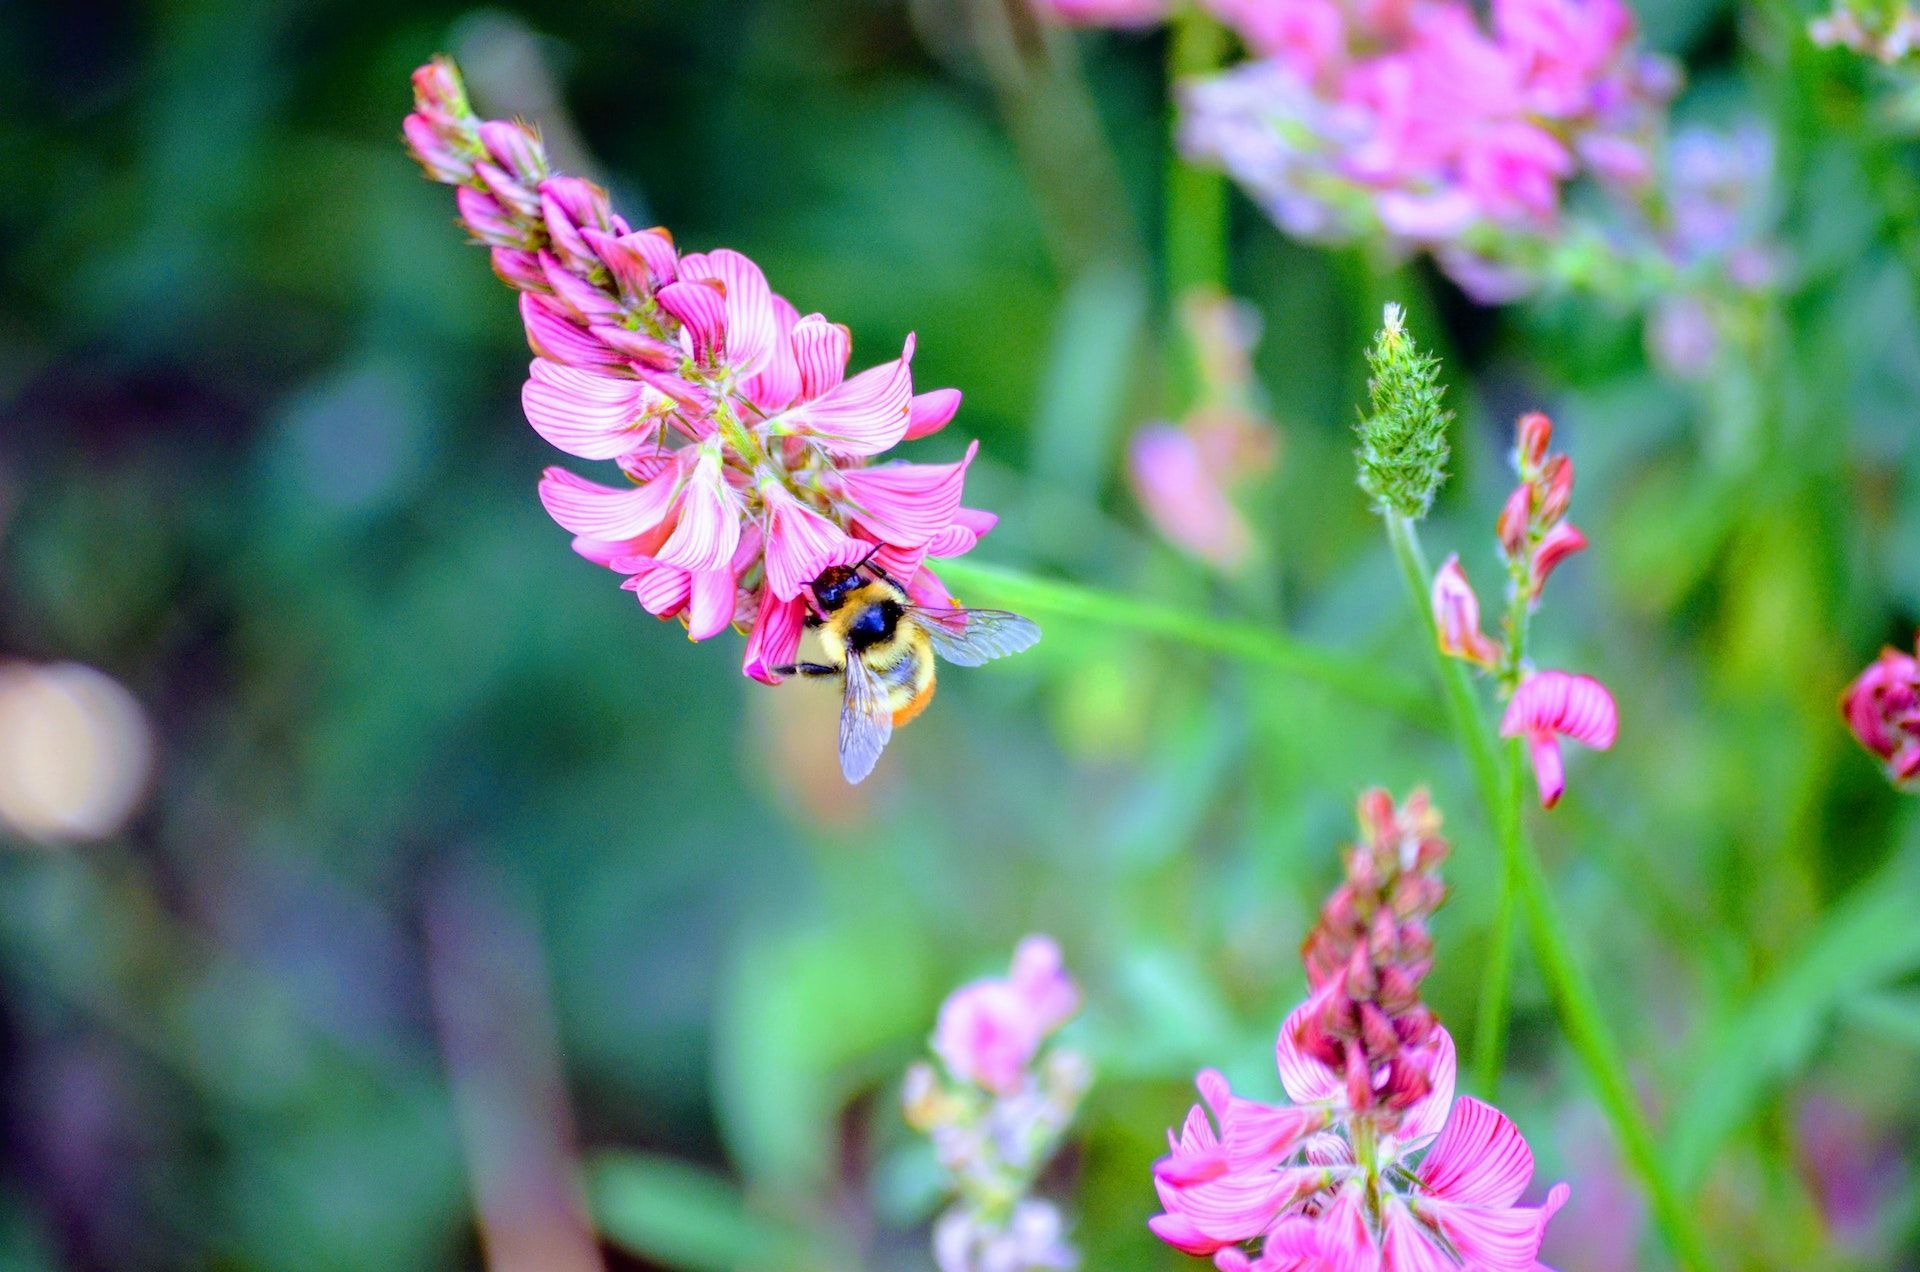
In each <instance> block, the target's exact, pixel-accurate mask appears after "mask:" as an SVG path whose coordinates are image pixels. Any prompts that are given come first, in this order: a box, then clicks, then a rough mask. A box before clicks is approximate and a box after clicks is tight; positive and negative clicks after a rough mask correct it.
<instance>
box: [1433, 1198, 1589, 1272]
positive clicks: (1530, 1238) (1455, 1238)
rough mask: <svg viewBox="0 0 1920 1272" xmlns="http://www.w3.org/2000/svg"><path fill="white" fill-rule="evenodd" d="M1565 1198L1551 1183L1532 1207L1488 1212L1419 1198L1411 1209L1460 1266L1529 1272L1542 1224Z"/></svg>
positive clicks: (1537, 1253) (1536, 1254) (1490, 1271)
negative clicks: (1538, 1203)
mask: <svg viewBox="0 0 1920 1272" xmlns="http://www.w3.org/2000/svg"><path fill="white" fill-rule="evenodd" d="M1567 1195H1568V1190H1567V1186H1566V1185H1565V1184H1555V1185H1554V1186H1553V1189H1552V1190H1551V1191H1550V1192H1548V1194H1547V1200H1546V1202H1545V1204H1543V1205H1541V1206H1539V1207H1538V1208H1532V1207H1522V1206H1509V1207H1498V1208H1489V1207H1484V1206H1473V1205H1466V1204H1459V1203H1453V1202H1449V1201H1446V1200H1442V1199H1437V1198H1422V1199H1420V1201H1419V1202H1417V1203H1416V1209H1417V1210H1418V1211H1419V1213H1420V1214H1421V1216H1422V1217H1424V1218H1426V1219H1429V1220H1431V1221H1432V1222H1434V1223H1435V1224H1437V1225H1438V1227H1439V1229H1440V1231H1441V1232H1442V1233H1443V1234H1444V1235H1445V1236H1446V1238H1447V1241H1448V1242H1449V1243H1450V1244H1451V1245H1452V1246H1453V1248H1454V1249H1455V1250H1456V1251H1458V1252H1459V1254H1460V1256H1461V1258H1462V1259H1463V1260H1464V1261H1465V1263H1466V1266H1468V1267H1471V1268H1485V1269H1487V1272H1532V1269H1533V1268H1534V1265H1535V1261H1536V1260H1537V1259H1538V1258H1539V1257H1540V1240H1541V1238H1542V1237H1544V1236H1545V1235H1546V1231H1547V1221H1548V1220H1550V1219H1552V1218H1553V1215H1554V1212H1555V1211H1557V1210H1559V1209H1560V1207H1561V1206H1564V1205H1565V1204H1566V1202H1567Z"/></svg>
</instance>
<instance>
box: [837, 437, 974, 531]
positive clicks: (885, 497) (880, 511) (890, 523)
mask: <svg viewBox="0 0 1920 1272" xmlns="http://www.w3.org/2000/svg"><path fill="white" fill-rule="evenodd" d="M979 450H980V443H979V442H975V443H973V444H972V445H971V446H969V447H967V453H966V454H965V455H964V456H962V457H961V458H960V459H959V460H958V461H957V462H955V463H952V464H881V465H878V466H876V467H873V468H849V469H847V470H845V471H844V472H842V473H841V474H840V489H841V498H842V499H844V500H845V501H846V502H847V504H848V505H849V509H848V511H850V512H851V513H852V515H853V518H854V520H856V521H857V522H858V523H859V524H860V525H861V526H862V527H864V528H865V529H866V530H868V531H870V532H872V534H873V536H874V537H875V538H876V539H879V540H881V541H883V542H886V543H892V544H898V545H901V546H903V547H919V546H921V545H923V544H925V543H926V542H927V541H928V540H929V539H931V538H933V536H934V535H936V534H938V533H940V532H941V531H942V530H945V529H946V528H947V527H948V526H949V525H951V524H952V523H953V517H954V514H955V513H957V512H958V511H959V510H960V494H961V489H962V487H964V486H965V484H966V478H967V465H968V464H971V463H972V462H973V457H974V455H975V454H977V453H978V452H979Z"/></svg>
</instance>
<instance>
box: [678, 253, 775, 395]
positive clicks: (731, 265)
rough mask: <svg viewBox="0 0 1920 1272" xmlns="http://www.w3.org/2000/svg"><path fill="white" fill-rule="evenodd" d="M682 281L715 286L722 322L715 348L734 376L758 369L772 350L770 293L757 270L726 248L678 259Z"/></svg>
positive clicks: (745, 259)
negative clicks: (696, 281) (701, 282)
mask: <svg viewBox="0 0 1920 1272" xmlns="http://www.w3.org/2000/svg"><path fill="white" fill-rule="evenodd" d="M680 277H681V278H682V279H705V280H707V281H709V282H713V283H717V284H719V287H720V294H721V297H722V299H723V303H724V311H725V319H724V324H723V332H722V337H721V339H720V340H719V341H718V342H717V345H716V348H717V351H718V355H719V358H720V360H721V361H723V362H725V363H726V365H727V366H729V367H731V368H733V371H734V374H735V375H738V376H741V377H746V376H750V375H752V374H753V373H754V372H755V371H758V370H759V369H760V364H761V363H762V362H763V361H765V360H766V357H767V355H768V354H769V353H771V352H772V350H773V342H774V335H775V332H774V319H773V290H772V288H770V287H768V286H767V276H766V275H765V274H763V273H761V272H760V267H759V266H758V265H755V264H754V263H753V262H752V261H750V260H748V259H747V258H746V257H744V256H742V255H741V254H740V253H738V252H736V251H733V250H731V249H730V248H724V247H723V248H721V249H719V250H718V251H713V252H705V253H699V252H696V253H691V254H689V255H686V256H682V257H681V258H680Z"/></svg>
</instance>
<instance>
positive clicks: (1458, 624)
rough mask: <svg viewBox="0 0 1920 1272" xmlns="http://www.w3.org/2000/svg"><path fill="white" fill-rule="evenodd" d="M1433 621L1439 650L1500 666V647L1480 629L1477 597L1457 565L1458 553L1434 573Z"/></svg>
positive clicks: (1490, 665) (1485, 663) (1491, 665)
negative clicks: (1437, 635) (1438, 637)
mask: <svg viewBox="0 0 1920 1272" xmlns="http://www.w3.org/2000/svg"><path fill="white" fill-rule="evenodd" d="M1433 621H1434V625H1435V626H1436V627H1437V628H1439V634H1440V652H1441V653H1443V654H1445V655H1447V656H1448V657H1449V658H1459V659H1463V660H1464V661H1466V662H1470V663H1474V664H1476V665H1477V666H1481V667H1495V666H1498V665H1499V662H1500V646H1499V644H1497V643H1496V642H1495V641H1493V640H1491V639H1489V638H1488V637H1487V635H1486V634H1485V633H1484V632H1482V631H1481V630H1480V598H1479V597H1477V596H1475V595H1474V594H1473V585H1472V584H1471V583H1469V582H1467V572H1466V571H1465V570H1463V569H1461V568H1460V555H1459V554H1458V553H1455V554H1454V555H1452V556H1450V557H1448V558H1447V563H1446V564H1445V565H1443V566H1441V567H1440V572H1439V573H1438V574H1436V575H1434V576H1433Z"/></svg>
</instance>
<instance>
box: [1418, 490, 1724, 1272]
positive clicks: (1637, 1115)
mask: <svg viewBox="0 0 1920 1272" xmlns="http://www.w3.org/2000/svg"><path fill="white" fill-rule="evenodd" d="M1385 520H1386V524H1387V538H1388V541H1389V542H1390V543H1391V544H1392V545H1393V552H1394V558H1395V560H1396V561H1397V562H1398V563H1399V565H1400V572H1401V577H1402V579H1403V580H1404V581H1405V583H1406V585H1407V594H1408V598H1409V599H1410V600H1411V601H1412V603H1413V607H1414V609H1415V610H1416V611H1417V612H1418V613H1419V614H1420V616H1421V621H1422V622H1423V623H1425V624H1426V625H1427V629H1428V635H1429V636H1430V637H1432V639H1431V640H1429V642H1428V646H1429V648H1431V649H1432V650H1433V651H1434V661H1435V665H1436V667H1437V669H1438V671H1439V675H1440V683H1441V688H1442V690H1443V693H1444V696H1445V699H1446V703H1447V714H1448V718H1449V720H1450V721H1451V722H1452V725H1453V730H1454V735H1455V738H1456V739H1457V740H1458V742H1459V745H1460V749H1461V752H1462V754H1463V755H1464V756H1465V757H1466V760H1467V767H1468V769H1469V770H1470V771H1471V772H1472V774H1473V779H1474V785H1475V788H1476V789H1477V790H1478V792H1479V795H1480V799H1481V802H1482V804H1483V805H1484V806H1485V808H1486V810H1487V817H1488V819H1489V820H1490V821H1491V822H1492V824H1493V829H1494V837H1495V840H1496V842H1497V843H1498V844H1499V848H1500V878H1501V886H1502V891H1503V892H1504V893H1505V894H1506V898H1505V900H1504V901H1503V902H1502V906H1503V907H1504V908H1508V909H1509V910H1511V909H1512V908H1515V907H1516V905H1517V909H1518V911H1519V916H1520V918H1521V919H1522V920H1524V922H1525V923H1526V927H1527V938H1528V941H1529V942H1530V943H1531V945H1532V947H1533V951H1534V957H1535V958H1536V959H1538V960H1539V964H1540V973H1541V976H1542V977H1543V978H1544V979H1545V981H1546V984H1547V990H1548V992H1549V994H1551V996H1552V998H1553V1003H1554V1009H1555V1011H1556V1013H1557V1014H1558V1015H1559V1017H1560V1023H1561V1026H1562V1028H1564V1029H1565V1030H1566V1034H1567V1039H1568V1041H1569V1042H1571V1043H1572V1044H1573V1049H1574V1053H1575V1054H1576V1055H1577V1056H1578V1057H1579V1059H1580V1064H1581V1067H1582V1068H1583V1069H1585V1070H1586V1073H1587V1079H1588V1081H1589V1082H1591V1083H1592V1084H1593V1088H1594V1094H1595V1097H1596V1098H1597V1099H1598V1100H1599V1103H1600V1107H1601V1109H1602V1111H1603V1112H1604V1113H1605V1114H1606V1116H1607V1120H1608V1122H1609V1123H1611V1125H1612V1126H1613V1131H1614V1134H1615V1136H1616V1137H1617V1138H1618V1139H1619V1142H1620V1147H1621V1150H1622V1152H1623V1154H1624V1155H1625V1157H1626V1159H1627V1162H1628V1164H1629V1165H1630V1166H1631V1167H1632V1169H1633V1171H1634V1173H1635V1174H1637V1175H1638V1176H1639V1177H1640V1181H1641V1183H1642V1185H1643V1186H1644V1187H1645V1188H1646V1190H1647V1195H1648V1198H1649V1199H1650V1200H1651V1202H1652V1204H1653V1217H1654V1222H1655V1226H1656V1227H1657V1228H1658V1229H1659V1231H1660V1234H1661V1237H1662V1239H1663V1240H1664V1241H1665V1242H1666V1244H1667V1246H1668V1248H1669V1249H1670V1250H1672V1252H1673V1254H1674V1257H1675V1258H1676V1259H1677V1260H1678V1261H1679V1262H1680V1264H1681V1266H1682V1267H1685V1268H1688V1269H1694V1270H1704V1269H1710V1268H1712V1267H1714V1266H1715V1265H1714V1264H1713V1263H1712V1261H1711V1260H1710V1259H1709V1258H1708V1256H1707V1252H1706V1245H1705V1243H1704V1241H1703V1240H1702V1238H1701V1236H1700V1232H1699V1229H1698V1226H1697V1225H1696V1224H1695V1222H1694V1218H1693V1214H1692V1211H1691V1208H1690V1207H1689V1206H1688V1204H1687V1202H1686V1200H1685V1199H1684V1198H1683V1197H1682V1196H1681V1194H1680V1191H1679V1189H1678V1187H1677V1186H1676V1185H1675V1184H1674V1182H1673V1180H1672V1179H1671V1178H1670V1177H1669V1175H1668V1173H1667V1168H1666V1165H1665V1163H1663V1162H1662V1160H1661V1158H1660V1154H1659V1149H1658V1147H1657V1145H1656V1142H1655V1140H1654V1135H1653V1130H1652V1127H1651V1126H1650V1125H1649V1124H1648V1122H1647V1116H1646V1113H1645V1111H1644V1110H1643V1109H1642V1108H1641V1107H1640V1101H1639V1097H1638V1096H1637V1095H1636V1094H1635V1092H1634V1089H1633V1083H1632V1080H1631V1078H1630V1077H1629V1076H1628V1074H1627V1066H1626V1060H1625V1057H1624V1056H1623V1054H1622V1052H1621V1050H1620V1044H1619V1041H1618V1040H1617V1039H1616V1038H1615V1037H1614V1036H1613V1031H1612V1029H1611V1028H1610V1027H1609V1026H1608V1025H1607V1023H1606V1019H1605V1017H1604V1016H1602V1014H1601V1012H1600V1005H1599V1002H1598V1000H1597V999H1596V998H1595V996H1594V992H1593V987H1592V985H1591V984H1590V983H1589V982H1588V980H1587V978H1586V975H1585V974H1584V973H1583V972H1582V971H1581V969H1580V965H1579V962H1578V961H1577V960H1576V959H1575V957H1574V954H1573V949H1572V946H1571V944H1570V943H1569V942H1568V940H1567V937H1566V932H1565V927H1564V925H1563V924H1562V922H1561V920H1560V916H1559V913H1558V910H1557V907H1556V906H1555V904H1554V901H1553V896H1552V893H1551V891H1550V890H1549V888H1548V884H1547V878H1546V870H1545V867H1544V866H1542V864H1541V862H1540V858H1539V856H1538V854H1537V853H1536V852H1535V851H1534V848H1533V845H1532V843H1531V841H1530V840H1529V838H1528V836H1527V833H1526V823H1525V819H1524V817H1523V816H1522V813H1521V809H1522V801H1523V800H1524V798H1525V789H1526V783H1525V778H1524V775H1523V774H1522V773H1521V772H1520V769H1519V765H1520V764H1521V756H1520V743H1519V741H1518V740H1515V741H1512V742H1510V743H1509V744H1508V745H1507V747H1506V752H1507V754H1506V763H1505V764H1504V765H1503V764H1502V762H1501V756H1500V753H1499V748H1497V747H1496V745H1495V739H1494V736H1493V734H1492V732H1491V731H1489V729H1488V728H1487V724H1486V720H1485V718H1484V717H1483V716H1482V714H1481V712H1480V708H1479V704H1478V700H1477V698H1476V696H1475V693H1474V688H1473V684H1472V681H1471V680H1470V679H1469V677H1468V672H1467V665H1466V664H1465V663H1462V662H1461V661H1459V660H1458V659H1454V658H1449V657H1447V656H1446V655H1444V654H1442V653H1441V652H1440V646H1439V643H1438V636H1439V632H1438V629H1437V627H1436V625H1435V624H1434V621H1433V614H1432V612H1431V609H1430V608H1429V605H1428V595H1429V591H1430V589H1431V586H1432V574H1431V572H1430V571H1429V570H1428V567H1427V563H1426V556H1425V553H1424V552H1423V551H1422V549H1421V546H1420V537H1419V531H1418V530H1417V529H1416V528H1415V526H1414V524H1413V521H1412V520H1411V519H1410V518H1408V517H1406V516H1403V515H1400V514H1398V513H1393V512H1389V513H1388V514H1386V517H1385ZM1518 603H1520V604H1524V601H1521V602H1518ZM1498 924H1499V915H1498V914H1497V913H1496V935H1495V949H1494V952H1493V956H1492V959H1501V960H1505V962H1506V964H1507V965H1508V966H1509V967H1510V966H1511V963H1512V943H1511V937H1507V938H1504V939H1503V938H1501V937H1500V936H1499V934H1498V931H1497V928H1498ZM1490 961H1492V960H1491V959H1490ZM1493 978H1494V972H1493V971H1492V970H1491V969H1490V970H1489V972H1488V974H1487V979H1488V980H1489V981H1491V980H1492V979H1493ZM1505 980H1506V977H1505V974H1504V972H1503V973H1502V976H1501V981H1502V983H1501V986H1500V989H1499V993H1500V996H1501V999H1502V1001H1501V1003H1500V1005H1499V1007H1498V1017H1497V1019H1496V1020H1495V1021H1493V1022H1488V1020H1487V1019H1486V1017H1487V1014H1488V1009H1487V1008H1486V1007H1485V1005H1484V1004H1483V1006H1482V1020H1481V1024H1482V1026H1483V1027H1487V1026H1488V1025H1489V1023H1491V1024H1492V1025H1495V1026H1498V1027H1499V1028H1500V1032H1502V1033H1504V1023H1505V1016H1506V1006H1505V998H1506V994H1507V988H1506V984H1505ZM1496 1054H1497V1053H1496ZM1485 1063H1486V1064H1487V1065H1489V1066H1490V1068H1491V1071H1492V1072H1493V1073H1494V1074H1495V1076H1496V1077H1497V1075H1498V1061H1497V1059H1495V1060H1492V1061H1485Z"/></svg>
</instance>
